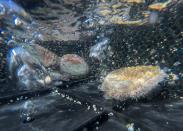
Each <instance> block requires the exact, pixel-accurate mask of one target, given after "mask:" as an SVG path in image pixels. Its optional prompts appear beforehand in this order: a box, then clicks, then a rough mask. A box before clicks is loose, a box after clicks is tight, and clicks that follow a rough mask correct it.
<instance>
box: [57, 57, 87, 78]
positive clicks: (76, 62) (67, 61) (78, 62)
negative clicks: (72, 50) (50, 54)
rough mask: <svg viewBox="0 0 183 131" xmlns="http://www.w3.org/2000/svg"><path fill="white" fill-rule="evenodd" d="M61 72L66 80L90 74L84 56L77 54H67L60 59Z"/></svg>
mask: <svg viewBox="0 0 183 131" xmlns="http://www.w3.org/2000/svg"><path fill="white" fill-rule="evenodd" d="M60 72H61V74H63V75H64V76H65V79H66V80H69V79H78V78H81V77H83V76H85V75H87V74H88V72H89V67H88V64H87V63H86V62H85V60H84V59H83V58H81V57H80V56H78V55H75V54H67V55H64V56H62V57H61V59H60Z"/></svg>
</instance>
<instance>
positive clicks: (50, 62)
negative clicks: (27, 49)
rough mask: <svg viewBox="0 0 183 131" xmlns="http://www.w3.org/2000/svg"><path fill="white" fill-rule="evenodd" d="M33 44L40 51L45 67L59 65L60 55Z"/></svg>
mask: <svg viewBox="0 0 183 131" xmlns="http://www.w3.org/2000/svg"><path fill="white" fill-rule="evenodd" d="M31 46H32V47H33V48H34V49H35V50H36V51H37V52H38V54H39V56H40V59H41V62H42V63H43V65H44V66H45V67H50V66H56V65H57V62H58V58H59V57H58V56H57V55H56V54H54V53H53V52H51V51H49V50H48V49H45V48H44V47H41V46H39V45H37V44H32V45H31Z"/></svg>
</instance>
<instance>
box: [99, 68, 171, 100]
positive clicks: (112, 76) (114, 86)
mask: <svg viewBox="0 0 183 131" xmlns="http://www.w3.org/2000/svg"><path fill="white" fill-rule="evenodd" d="M167 76H168V75H167V74H166V73H165V72H164V71H163V70H161V69H160V67H158V66H136V67H126V68H121V69H118V70H115V71H112V72H111V73H109V74H108V75H107V76H106V78H105V79H104V82H103V83H102V90H103V91H104V92H105V95H106V96H107V97H109V98H114V99H116V100H126V99H137V98H140V97H144V96H146V95H148V94H149V93H151V91H153V90H155V89H156V88H157V87H158V84H159V83H160V82H162V81H163V80H165V78H166V77H167Z"/></svg>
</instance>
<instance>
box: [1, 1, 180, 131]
mask: <svg viewBox="0 0 183 131" xmlns="http://www.w3.org/2000/svg"><path fill="white" fill-rule="evenodd" d="M16 2H17V3H18V5H19V6H17V5H15V4H14V3H13V2H12V1H11V0H7V1H6V0H2V1H0V3H1V4H3V5H6V10H7V11H8V12H9V13H7V15H6V17H4V16H3V15H1V14H0V29H1V35H0V38H1V39H0V43H1V44H0V58H1V61H0V69H1V72H0V87H1V89H0V103H1V108H0V114H1V115H0V123H1V124H0V128H1V130H2V131H15V130H22V131H24V130H27V131H28V130H30V131H50V130H81V129H84V130H87V128H88V129H90V130H103V131H108V130H109V131H118V130H129V131H135V130H138V131H141V130H142V131H143V130H145V131H146V130H151V131H154V130H162V131H164V130H165V131H169V130H170V131H173V130H177V131H178V130H180V131H181V130H182V129H183V126H182V123H183V122H182V121H183V120H182V119H183V113H182V109H183V94H182V91H183V90H182V84H183V82H182V77H183V75H182V73H183V68H182V67H183V45H182V44H183V43H182V42H183V40H182V29H183V24H182V21H183V13H182V9H183V3H182V2H181V1H176V0H175V1H173V3H172V4H170V6H168V7H167V8H166V9H164V10H162V11H160V12H159V11H149V10H148V9H147V6H148V5H149V4H151V3H153V1H151V0H149V1H146V3H145V4H144V5H143V4H140V5H138V4H137V5H136V4H135V5H133V6H132V7H129V6H131V5H130V4H126V5H124V7H121V8H120V9H118V10H114V9H113V7H114V6H116V5H119V1H117V0H116V1H112V0H111V1H110V0H109V1H105V2H104V5H105V7H103V5H102V4H101V3H102V2H101V1H97V0H92V1H84V0H38V1H36V0H26V1H21V0H16ZM160 2H161V1H160ZM101 5H102V6H101ZM112 5H114V6H112ZM106 6H107V7H106ZM103 8H105V9H106V8H107V10H108V12H109V10H110V11H111V10H113V12H114V11H117V13H116V14H117V15H118V14H120V13H121V15H122V16H123V17H124V20H125V24H124V22H123V24H116V23H112V22H114V21H112V20H111V16H109V15H101V14H100V12H101V10H102V9H103ZM129 8H130V9H131V10H132V11H131V12H130V13H129V14H128V15H127V14H125V13H124V12H126V11H128V9H129ZM10 9H11V10H10ZM23 9H25V11H24V10H23ZM12 10H13V11H12ZM143 11H149V12H148V13H149V19H148V21H147V23H145V24H144V23H143V22H144V21H145V20H144V19H145V18H144V17H141V15H142V14H143V13H142V12H143ZM0 12H2V9H1V7H0ZM12 12H13V13H12ZM105 13H106V12H105ZM19 19H20V21H19ZM139 19H140V20H142V21H143V22H142V23H143V24H142V23H140V24H139V23H137V24H136V25H134V24H132V21H133V23H134V20H139ZM18 22H20V23H18ZM115 22H116V21H115ZM130 22H131V23H130ZM117 23H119V21H118V22H117ZM19 24H20V25H19ZM31 44H39V45H41V46H43V47H45V48H46V49H49V50H50V51H52V52H53V53H55V54H57V55H58V56H62V55H64V54H67V53H75V54H78V55H80V56H82V57H83V58H85V59H86V61H87V63H88V64H89V67H90V74H89V75H88V76H87V77H86V78H85V80H83V79H81V80H79V81H77V82H76V83H73V84H71V83H72V82H73V81H72V82H67V83H64V84H63V85H61V86H58V87H54V86H51V88H53V90H52V89H51V90H50V88H44V89H42V88H38V89H39V92H37V91H36V90H37V89H36V90H35V89H30V90H25V89H22V88H20V87H19V86H17V84H16V81H15V80H14V79H12V78H11V77H12V76H10V74H9V73H8V72H9V71H8V70H9V69H8V68H7V63H8V62H9V61H8V59H7V54H8V52H9V51H10V50H11V49H12V47H14V46H15V47H16V46H20V45H21V46H22V45H23V47H25V48H26V49H27V50H32V48H30V47H29V45H31ZM135 65H158V66H160V67H161V68H163V69H164V70H168V71H169V73H170V74H171V73H172V74H174V76H175V77H176V78H175V79H173V80H172V81H170V82H169V83H168V85H166V86H165V87H164V89H163V91H162V92H161V94H156V96H155V97H153V98H147V99H142V100H139V101H126V102H119V101H114V100H108V99H105V98H104V97H103V92H101V91H100V90H99V88H100V85H101V81H102V80H103V78H104V77H105V76H106V74H107V73H108V72H110V71H112V70H114V69H118V68H120V67H127V66H135ZM65 84H66V86H65ZM67 84H68V85H67ZM41 90H46V91H45V92H44V93H40V92H42V91H41ZM30 91H32V92H30ZM27 92H28V93H27ZM36 92H37V93H36ZM50 92H51V93H50ZM37 95H38V97H37ZM65 95H66V96H65ZM22 96H24V97H22ZM32 96H36V97H33V98H32ZM30 97H31V98H30ZM27 99H29V100H27ZM102 112H107V113H106V114H108V118H106V119H104V120H102V122H99V121H100V120H98V119H97V120H96V121H95V120H94V123H89V124H88V125H89V126H88V125H87V126H86V128H80V126H81V125H85V123H87V121H92V120H93V118H95V117H96V116H98V115H100V114H101V113H102ZM10 125H11V126H10Z"/></svg>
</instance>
